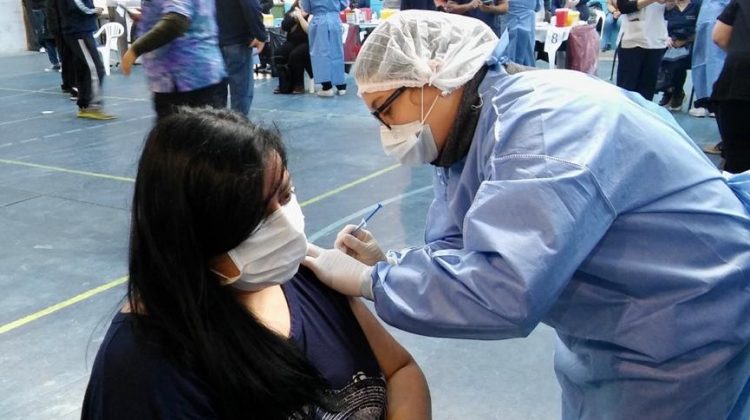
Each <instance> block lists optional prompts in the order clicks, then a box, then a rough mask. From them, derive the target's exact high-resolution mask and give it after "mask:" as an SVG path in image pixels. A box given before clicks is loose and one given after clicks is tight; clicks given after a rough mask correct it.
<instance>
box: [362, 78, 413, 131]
mask: <svg viewBox="0 0 750 420" xmlns="http://www.w3.org/2000/svg"><path fill="white" fill-rule="evenodd" d="M405 90H406V86H401V87H400V88H398V89H396V91H395V92H393V93H391V96H389V97H388V99H386V100H385V102H383V104H382V105H380V106H379V107H378V109H376V110H375V111H372V112H371V113H370V114H372V116H373V117H375V118H377V119H378V121H380V123H381V124H383V125H384V126H386V127H387V128H388V129H389V130H390V129H391V126H390V125H389V124H388V123H387V122H385V121H383V118H381V117H380V114H381V113H383V112H384V111H386V110H387V109H388V108H389V107H390V106H391V104H393V101H395V100H396V99H397V98H398V97H399V96H400V95H401V94H402V93H404V91H405Z"/></svg>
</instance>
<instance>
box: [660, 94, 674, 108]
mask: <svg viewBox="0 0 750 420" xmlns="http://www.w3.org/2000/svg"><path fill="white" fill-rule="evenodd" d="M671 101H672V92H664V95H662V97H661V100H660V101H659V106H667V104H669V103H670V102H671Z"/></svg>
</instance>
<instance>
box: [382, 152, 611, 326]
mask: <svg viewBox="0 0 750 420" xmlns="http://www.w3.org/2000/svg"><path fill="white" fill-rule="evenodd" d="M489 166H490V169H489V170H488V173H489V176H488V177H487V179H486V180H485V181H483V182H482V183H481V184H480V187H479V189H478V190H477V193H476V195H475V197H474V199H473V201H472V203H471V206H470V208H469V210H468V212H467V213H466V216H465V218H464V220H463V229H462V230H463V241H460V240H456V239H455V237H454V238H444V239H436V238H433V240H432V241H431V242H430V243H428V244H427V245H425V246H423V247H421V248H414V249H411V250H409V251H408V252H405V253H403V254H402V255H400V256H399V263H398V264H397V265H393V266H391V265H388V264H385V263H378V265H377V266H376V269H375V270H373V292H374V297H375V308H376V310H377V312H378V315H379V316H380V317H381V318H383V320H385V321H386V322H388V323H389V324H391V325H394V326H396V327H398V328H401V329H404V330H407V331H411V332H414V333H417V334H422V335H429V336H439V337H455V338H474V339H501V338H511V337H520V336H526V335H528V334H529V333H530V332H531V331H532V330H533V329H534V328H535V327H536V325H537V324H538V323H539V322H540V321H541V320H542V319H543V317H544V316H545V314H546V313H547V311H548V310H549V309H550V308H551V307H552V305H553V304H554V302H555V300H556V299H557V297H558V296H559V294H560V293H561V292H562V290H563V289H564V288H565V286H566V285H567V283H568V281H569V279H570V277H571V276H572V275H573V273H574V272H575V271H576V269H577V268H578V267H579V266H580V265H581V263H582V262H583V261H584V260H585V259H586V258H587V256H588V255H589V254H590V253H591V251H592V250H593V249H594V247H596V245H597V243H598V242H599V240H600V239H601V238H602V237H603V236H604V234H605V233H606V231H607V230H608V228H609V226H610V225H611V224H612V222H613V220H614V218H615V215H616V212H615V210H614V208H613V207H612V205H611V203H610V202H609V201H608V200H607V198H606V197H605V195H604V194H603V193H602V191H601V188H600V185H599V183H598V182H597V180H596V178H595V177H594V175H593V174H592V173H591V171H590V170H589V169H587V168H586V167H584V166H580V165H577V164H574V163H570V162H566V161H563V160H560V159H555V158H551V157H549V156H543V155H515V156H510V157H504V158H498V159H496V160H495V161H492V162H490V163H489ZM436 200H439V198H437V199H436ZM436 212H437V213H439V212H440V209H439V208H435V204H433V209H431V215H433V216H432V217H437V216H434V213H436ZM428 222H429V221H428ZM451 244H454V245H457V246H454V247H450V246H449V245H451Z"/></svg>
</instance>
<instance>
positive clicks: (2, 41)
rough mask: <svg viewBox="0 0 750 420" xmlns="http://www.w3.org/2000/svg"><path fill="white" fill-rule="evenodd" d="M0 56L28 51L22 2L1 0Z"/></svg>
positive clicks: (18, 0)
mask: <svg viewBox="0 0 750 420" xmlns="http://www.w3.org/2000/svg"><path fill="white" fill-rule="evenodd" d="M0 10H2V13H0V55H7V54H14V53H19V52H22V51H26V27H25V25H24V20H23V8H22V5H21V0H0Z"/></svg>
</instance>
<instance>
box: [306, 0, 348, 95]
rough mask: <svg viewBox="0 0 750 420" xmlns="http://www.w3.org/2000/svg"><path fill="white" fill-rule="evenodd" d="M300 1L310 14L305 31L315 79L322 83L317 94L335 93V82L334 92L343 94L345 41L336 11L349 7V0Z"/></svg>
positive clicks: (344, 88) (344, 86)
mask: <svg viewBox="0 0 750 420" xmlns="http://www.w3.org/2000/svg"><path fill="white" fill-rule="evenodd" d="M300 3H301V4H302V9H303V10H304V11H306V12H307V13H311V14H312V15H313V17H312V20H311V21H310V26H309V30H308V34H309V35H310V59H311V60H312V68H313V74H314V75H315V82H316V83H320V84H321V85H322V89H321V90H319V91H318V92H317V94H318V96H322V97H330V96H334V91H333V86H334V85H335V86H336V93H338V94H339V95H345V94H346V74H345V73H344V43H343V41H342V39H341V18H340V17H339V12H341V11H342V10H344V9H346V7H347V6H349V1H348V0H301V1H300Z"/></svg>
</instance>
